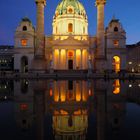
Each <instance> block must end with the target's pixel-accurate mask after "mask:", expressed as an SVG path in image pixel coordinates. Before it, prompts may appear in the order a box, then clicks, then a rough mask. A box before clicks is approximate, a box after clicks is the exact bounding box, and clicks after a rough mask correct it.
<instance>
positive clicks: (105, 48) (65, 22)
mask: <svg viewBox="0 0 140 140" xmlns="http://www.w3.org/2000/svg"><path fill="white" fill-rule="evenodd" d="M105 4H106V0H96V7H97V34H96V36H89V34H88V17H87V14H86V11H85V8H84V6H83V5H82V4H81V3H80V2H79V1H78V0H62V2H60V3H59V4H58V6H57V8H56V11H55V14H54V17H53V22H52V28H53V32H52V35H51V36H45V35H44V7H45V5H46V0H36V5H37V25H36V29H35V28H34V27H33V25H32V23H31V21H30V20H29V19H28V18H23V19H22V21H21V22H20V24H19V26H18V27H17V29H16V32H15V48H14V69H15V70H18V71H20V72H28V71H32V70H48V71H51V72H53V71H55V70H82V71H87V70H89V69H90V70H97V71H99V72H102V71H104V70H114V71H116V72H118V71H120V70H125V69H126V33H125V30H124V29H123V27H122V26H121V23H120V22H119V20H118V19H115V17H113V19H112V20H111V21H110V22H109V24H108V26H107V28H106V29H104V7H105Z"/></svg>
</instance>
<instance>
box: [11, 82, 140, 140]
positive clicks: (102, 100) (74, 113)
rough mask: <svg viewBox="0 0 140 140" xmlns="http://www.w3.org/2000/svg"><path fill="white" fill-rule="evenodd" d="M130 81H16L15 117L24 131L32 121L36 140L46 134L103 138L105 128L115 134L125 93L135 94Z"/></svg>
mask: <svg viewBox="0 0 140 140" xmlns="http://www.w3.org/2000/svg"><path fill="white" fill-rule="evenodd" d="M130 85H131V84H128V83H122V82H120V81H119V80H114V81H110V82H108V83H105V82H104V81H102V80H97V81H92V80H91V81H84V80H81V81H79V80H76V81H71V80H70V81H65V80H62V81H53V80H48V81H27V80H22V81H20V82H19V81H18V82H17V81H15V82H14V90H15V91H14V92H15V94H14V96H15V116H16V121H17V124H18V125H19V126H20V128H22V129H23V130H27V131H28V130H29V129H31V128H32V126H33V124H35V126H36V133H35V134H36V136H37V137H36V138H37V139H38V140H43V139H44V137H45V136H46V135H47V136H46V137H48V138H50V139H56V140H76V139H79V140H86V139H87V138H88V139H90V138H95V139H97V140H104V138H105V137H106V133H107V130H108V129H110V130H111V133H112V134H114V136H115V137H116V133H118V132H119V130H120V128H121V125H122V124H123V120H124V118H125V115H126V114H125V113H126V101H127V96H130V95H132V97H133V96H134V94H133V93H134V92H133V90H131V88H130ZM137 88H139V87H137ZM128 91H129V93H127V92H128ZM135 94H136V92H135ZM129 98H131V97H129ZM134 100H137V97H136V98H135V99H134ZM45 118H47V122H46V121H45ZM93 120H94V121H95V122H94V121H93ZM46 127H49V129H47V130H49V132H47V131H46ZM107 128H108V129H107ZM48 135H49V136H48ZM90 135H91V137H90Z"/></svg>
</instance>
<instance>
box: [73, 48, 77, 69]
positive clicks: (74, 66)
mask: <svg viewBox="0 0 140 140" xmlns="http://www.w3.org/2000/svg"><path fill="white" fill-rule="evenodd" d="M76 57H77V56H76V49H75V50H74V63H73V64H74V65H73V69H76V65H77V64H76Z"/></svg>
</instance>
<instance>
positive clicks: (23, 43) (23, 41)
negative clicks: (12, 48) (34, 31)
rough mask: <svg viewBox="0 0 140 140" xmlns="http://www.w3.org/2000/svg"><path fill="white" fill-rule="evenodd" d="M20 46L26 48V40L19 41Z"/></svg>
mask: <svg viewBox="0 0 140 140" xmlns="http://www.w3.org/2000/svg"><path fill="white" fill-rule="evenodd" d="M21 46H23V47H25V46H27V39H22V40H21Z"/></svg>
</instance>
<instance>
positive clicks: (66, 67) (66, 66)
mask: <svg viewBox="0 0 140 140" xmlns="http://www.w3.org/2000/svg"><path fill="white" fill-rule="evenodd" d="M67 53H68V50H67V49H66V64H65V69H68V54H67Z"/></svg>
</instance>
